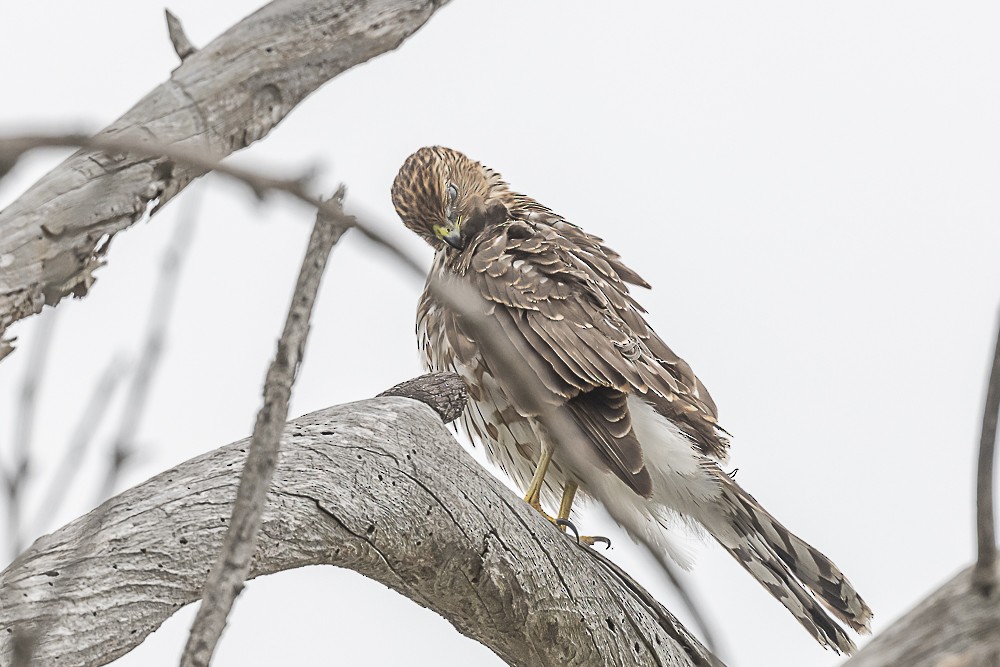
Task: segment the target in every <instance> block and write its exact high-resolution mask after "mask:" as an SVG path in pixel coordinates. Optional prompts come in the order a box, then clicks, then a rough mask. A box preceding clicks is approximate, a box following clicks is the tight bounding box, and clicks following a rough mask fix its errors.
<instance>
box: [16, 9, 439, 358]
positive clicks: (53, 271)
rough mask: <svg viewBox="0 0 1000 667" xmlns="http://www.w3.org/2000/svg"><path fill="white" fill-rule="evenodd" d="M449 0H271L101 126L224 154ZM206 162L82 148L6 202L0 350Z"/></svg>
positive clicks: (87, 281)
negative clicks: (9, 334)
mask: <svg viewBox="0 0 1000 667" xmlns="http://www.w3.org/2000/svg"><path fill="white" fill-rule="evenodd" d="M446 1H447V0H365V1H360V2H354V1H351V2H348V1H346V0H275V1H274V2H272V3H270V4H268V5H267V6H265V7H263V8H262V9H260V10H259V11H257V12H255V13H254V14H252V15H251V16H249V17H247V18H246V19H244V20H243V21H241V22H240V23H238V24H236V25H235V26H233V27H232V28H230V29H229V30H228V31H226V32H225V33H224V34H222V35H221V36H220V37H218V38H217V39H215V40H214V41H212V42H211V43H210V44H208V45H207V46H205V47H204V48H202V49H200V50H198V51H196V52H194V53H192V54H190V55H189V56H188V57H187V58H186V59H185V60H184V62H183V63H182V64H181V65H180V66H179V67H178V68H177V69H176V70H174V72H173V73H172V74H171V76H170V78H169V79H168V80H167V81H166V82H165V83H163V84H161V85H159V86H158V87H156V88H155V89H153V90H152V91H151V92H150V93H149V94H148V95H146V96H145V97H144V98H143V99H142V100H140V101H139V102H138V103H137V104H136V105H135V106H134V107H133V108H132V109H131V110H129V111H128V112H126V113H125V115H123V116H122V117H121V118H119V119H118V120H117V121H115V122H114V123H113V124H112V125H111V126H110V127H108V128H106V129H105V130H104V131H102V132H101V133H100V134H99V135H98V136H99V137H129V138H133V139H135V140H144V141H149V142H152V143H156V144H179V145H181V146H183V147H186V148H189V149H191V150H198V151H200V152H203V153H206V154H209V155H212V156H215V157H217V158H221V157H223V156H226V155H229V154H230V153H232V152H234V151H236V150H239V149H241V148H243V147H245V146H248V145H249V144H251V143H253V142H254V141H256V140H258V139H260V138H262V137H264V136H265V135H266V134H267V133H268V132H270V130H271V129H272V128H273V127H274V126H275V125H277V123H278V122H279V121H281V120H282V119H283V118H284V117H285V116H286V115H287V114H288V113H289V112H290V111H291V110H292V108H294V107H295V106H296V105H297V104H298V103H299V102H301V101H302V100H303V99H304V98H305V97H306V96H307V95H309V94H310V93H311V92H313V91H314V90H316V89H317V88H318V87H319V86H320V85H322V84H323V83H325V82H326V81H328V80H330V79H331V78H333V77H335V76H336V75H338V74H340V73H341V72H343V71H344V70H346V69H349V68H350V67H353V66H354V65H357V64H359V63H363V62H365V61H366V60H369V59H370V58H372V57H374V56H376V55H378V54H380V53H384V52H386V51H390V50H392V49H394V48H396V47H397V46H399V44H400V43H401V42H402V41H403V40H404V39H406V38H407V37H408V36H409V35H411V34H412V33H413V32H414V31H415V30H417V29H418V28H419V27H420V26H421V25H423V24H424V22H426V21H427V19H428V18H429V17H430V15H431V14H432V13H433V12H434V11H435V10H436V9H437V8H438V7H439V6H441V5H443V4H444V3H445V2H446ZM202 173H203V172H202V171H200V170H198V169H194V168H191V167H189V166H185V165H183V164H178V163H173V162H169V161H166V160H161V159H155V158H154V159H150V158H148V157H142V156H136V155H132V156H130V155H114V156H110V157H109V156H106V155H104V154H103V153H100V152H95V151H79V152H77V153H75V154H74V155H73V156H71V157H70V158H68V159H67V160H66V161H64V162H63V163H62V164H61V165H59V166H58V167H56V168H55V169H54V170H53V171H52V172H50V173H49V174H48V175H46V176H45V177H44V178H42V179H41V180H39V181H38V182H37V183H36V184H35V185H34V186H32V187H31V188H30V189H29V190H28V191H27V192H25V193H24V194H23V195H22V196H21V197H20V198H18V199H17V200H16V201H15V202H14V203H12V204H11V205H10V206H8V207H7V208H6V209H4V210H3V211H0V358H2V357H3V356H4V354H5V353H6V352H7V351H9V345H8V342H7V341H5V340H4V338H3V334H4V331H5V330H6V329H7V327H8V326H9V325H10V324H11V323H13V322H16V321H17V320H20V319H22V318H24V317H27V316H28V315H31V314H33V313H37V312H38V311H40V310H41V308H42V305H43V304H46V303H47V304H50V305H55V304H56V303H58V302H59V300H60V299H62V298H63V297H64V296H67V295H69V294H73V295H75V296H82V295H83V294H85V293H86V292H87V290H88V288H89V287H90V285H91V284H92V283H93V280H94V278H93V275H92V274H93V270H94V269H95V268H97V267H98V266H99V265H100V264H101V262H102V261H103V255H104V253H105V252H106V250H107V244H106V242H105V241H107V240H108V239H110V238H111V237H112V236H113V235H114V234H116V233H118V232H119V231H121V230H123V229H125V228H127V227H129V226H130V225H132V224H133V223H134V222H136V221H137V220H139V219H140V218H141V217H142V215H143V214H144V212H145V211H146V209H147V207H148V206H149V205H150V204H151V203H153V202H158V203H157V206H162V205H163V204H164V203H165V202H167V201H168V200H169V199H170V198H172V197H173V196H174V195H176V194H177V193H178V192H180V191H181V190H182V189H183V188H184V187H185V186H186V185H187V184H188V183H189V182H190V181H191V180H192V179H194V178H196V177H197V176H200V175H201V174H202ZM102 240H103V241H102Z"/></svg>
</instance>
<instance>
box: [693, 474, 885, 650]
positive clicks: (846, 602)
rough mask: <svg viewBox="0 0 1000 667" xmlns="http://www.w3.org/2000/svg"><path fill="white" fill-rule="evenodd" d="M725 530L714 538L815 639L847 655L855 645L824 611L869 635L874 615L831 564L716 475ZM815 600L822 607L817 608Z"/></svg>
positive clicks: (707, 526)
mask: <svg viewBox="0 0 1000 667" xmlns="http://www.w3.org/2000/svg"><path fill="white" fill-rule="evenodd" d="M719 477H720V479H721V484H722V498H721V502H722V503H723V506H724V508H725V510H726V513H727V514H728V515H729V516H728V519H729V520H730V524H729V526H728V527H720V528H721V529H720V530H715V529H713V528H714V527H713V526H712V525H711V523H713V522H710V523H709V524H706V528H708V529H709V531H710V532H711V533H712V535H713V537H715V539H716V540H718V541H719V543H720V544H721V545H722V546H723V547H724V548H725V549H726V550H727V551H729V553H731V554H732V555H733V557H734V558H736V560H737V561H738V562H739V563H740V565H742V566H743V567H744V568H745V569H746V570H747V572H749V573H750V574H751V575H753V577H754V578H755V579H757V581H759V582H760V583H761V585H763V586H764V587H765V588H766V589H767V590H768V591H770V593H771V595H773V596H774V597H775V598H777V599H778V601H779V602H781V604H783V605H784V606H785V608H786V609H788V611H790V612H792V615H793V616H795V617H796V618H797V619H798V621H799V623H801V624H802V625H803V627H805V629H806V630H808V631H809V633H810V634H812V635H813V637H815V638H816V640H817V641H818V642H819V643H820V644H823V645H824V646H827V647H830V648H832V649H833V650H834V651H836V652H838V653H847V654H850V653H851V652H853V651H854V648H855V646H854V642H852V641H851V639H850V638H849V637H848V636H847V634H846V633H845V632H844V629H843V628H842V627H841V626H840V625H838V624H837V623H836V622H835V621H834V620H833V619H832V618H830V616H829V615H828V614H827V613H826V611H825V610H824V607H825V608H826V609H827V610H829V611H830V612H831V613H833V615H834V616H836V617H837V618H838V619H840V620H841V621H843V622H844V624H846V625H847V626H849V627H851V628H852V629H854V630H855V631H856V632H859V633H865V634H867V633H868V632H870V631H871V628H870V624H871V618H872V611H871V609H870V608H869V607H868V605H867V604H866V603H865V601H864V600H862V599H861V596H860V595H858V592H857V591H856V590H855V589H854V586H852V585H851V582H849V581H848V580H847V577H845V576H844V574H843V573H842V572H841V571H840V570H839V569H838V568H837V566H836V565H834V564H833V562H832V561H831V560H830V559H829V558H827V557H826V556H824V555H823V554H821V553H820V552H819V551H817V550H816V549H815V548H813V547H812V546H810V545H809V544H807V543H806V542H804V541H803V540H801V539H800V538H798V537H796V536H795V535H794V534H792V533H791V531H789V530H788V529H787V528H785V527H784V526H782V525H781V523H779V522H778V520H777V519H775V518H774V517H773V516H771V515H770V514H769V513H768V512H767V511H766V510H765V509H764V508H763V507H761V506H760V505H759V504H758V503H757V501H756V500H754V498H753V496H751V495H750V494H749V493H747V492H746V491H744V490H743V489H742V488H741V487H740V486H739V485H738V484H737V483H736V482H734V481H733V480H732V479H730V478H729V477H728V476H727V475H725V474H723V473H721V471H720V472H719ZM817 601H818V602H819V603H821V604H822V606H821V605H820V604H817Z"/></svg>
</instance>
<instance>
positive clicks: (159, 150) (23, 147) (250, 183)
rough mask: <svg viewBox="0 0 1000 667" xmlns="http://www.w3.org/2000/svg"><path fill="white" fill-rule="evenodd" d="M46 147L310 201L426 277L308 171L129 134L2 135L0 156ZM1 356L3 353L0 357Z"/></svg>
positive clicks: (260, 196)
mask: <svg viewBox="0 0 1000 667" xmlns="http://www.w3.org/2000/svg"><path fill="white" fill-rule="evenodd" d="M45 147H49V148H52V147H60V148H88V149H92V150H98V151H101V152H102V153H104V154H106V155H107V154H119V153H128V154H131V155H135V156H145V157H147V158H149V159H150V160H157V161H159V165H160V167H161V168H162V169H163V170H164V171H165V172H167V173H172V172H173V170H174V166H175V165H176V164H180V165H184V166H186V167H189V168H192V169H200V170H202V171H203V172H209V171H211V172H215V173H217V174H221V175H222V176H226V177H228V178H231V179H233V180H235V181H237V182H239V183H242V184H243V185H246V186H247V187H248V188H250V190H251V191H252V192H253V194H254V195H255V196H256V197H257V198H258V199H263V198H264V197H265V196H267V195H268V194H270V193H272V192H284V193H286V194H288V195H291V196H292V197H294V198H295V199H298V200H299V201H302V202H305V203H306V204H309V205H310V206H312V207H314V208H315V209H316V210H317V211H321V212H322V213H323V214H324V215H328V216H333V217H338V216H339V217H340V218H341V219H342V221H344V222H345V223H346V222H347V220H350V221H351V224H352V225H353V226H354V227H355V228H356V229H357V230H358V232H360V233H361V234H363V235H364V236H365V238H367V239H368V240H369V241H372V242H373V243H375V244H376V245H378V246H380V247H381V248H383V249H384V250H387V251H388V252H389V254H390V255H392V256H393V257H395V258H396V259H398V260H400V261H401V262H402V264H403V266H405V267H407V268H408V269H410V271H412V272H414V274H415V275H416V276H417V277H419V278H420V279H421V280H422V279H423V277H424V270H423V268H421V266H420V265H419V264H418V263H417V262H416V261H415V260H414V259H413V258H412V257H410V256H409V255H407V254H406V253H405V252H404V251H403V250H402V249H401V248H400V247H399V246H398V245H396V244H395V243H393V242H392V241H390V240H389V239H388V238H387V237H385V236H384V235H382V234H381V233H380V232H378V231H376V230H375V229H374V228H372V227H371V226H369V225H367V224H365V223H364V222H361V221H359V220H357V219H355V218H348V217H347V216H345V215H344V213H343V212H342V211H341V210H340V207H339V206H337V205H334V204H332V203H331V202H330V201H328V200H327V201H324V200H322V199H320V198H319V197H317V196H316V195H314V194H312V193H310V192H309V190H308V187H307V186H308V182H309V180H310V178H311V176H310V175H309V174H306V175H304V176H302V177H299V178H281V177H277V176H272V175H269V174H265V173H261V172H259V171H255V170H253V169H245V168H243V167H237V166H234V165H231V164H226V163H224V162H220V161H219V160H216V159H215V158H213V157H212V156H210V155H207V154H205V153H203V152H199V151H191V150H188V149H185V148H181V147H177V146H168V145H164V144H156V143H152V142H149V141H141V140H140V141H135V140H132V139H128V138H125V139H121V138H108V137H101V136H97V137H88V136H87V135H85V134H52V135H31V136H23V137H14V138H9V139H0V160H4V159H16V158H18V157H20V156H21V155H23V154H24V153H26V152H28V151H31V150H35V149H37V148H45ZM162 203H163V202H162V200H161V202H160V203H159V204H157V205H156V206H155V207H154V208H153V211H152V212H153V213H155V212H156V211H157V210H158V209H159V208H160V206H162ZM106 251H107V244H104V245H102V246H101V247H100V252H99V254H100V255H103V254H104V252H106ZM2 358H3V357H2V356H0V359H2Z"/></svg>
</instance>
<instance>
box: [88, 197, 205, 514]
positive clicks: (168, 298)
mask: <svg viewBox="0 0 1000 667" xmlns="http://www.w3.org/2000/svg"><path fill="white" fill-rule="evenodd" d="M201 196H202V191H201V190H200V189H198V188H195V189H194V190H191V191H189V192H188V198H187V199H185V200H183V201H182V202H181V203H182V204H183V205H184V208H182V209H181V210H180V211H179V212H178V215H177V222H176V223H175V225H174V229H173V234H172V235H171V238H170V243H169V244H168V245H167V248H166V250H164V251H163V258H162V259H161V260H160V272H159V275H158V276H157V280H156V288H155V290H154V292H153V295H152V298H150V300H149V306H150V309H149V319H148V321H147V323H146V333H145V335H144V336H143V343H142V349H141V350H140V352H139V355H138V362H137V363H136V366H135V369H134V370H133V372H132V378H131V382H130V383H129V388H128V393H127V394H126V397H125V407H124V408H123V409H122V414H121V422H120V423H119V425H118V431H117V433H116V434H115V437H114V440H113V441H112V443H111V456H110V460H109V462H108V469H107V472H106V473H105V475H104V481H103V482H101V484H100V487H99V488H98V489H97V503H100V502H103V501H104V500H105V499H107V498H108V496H110V495H111V494H112V493H113V492H114V490H115V484H116V483H117V481H118V478H119V477H120V476H121V473H122V471H123V470H124V468H125V466H126V465H128V463H129V462H130V461H131V459H132V458H133V456H134V455H135V440H136V436H137V435H138V433H139V427H140V426H141V425H142V418H143V416H144V415H145V413H146V404H147V402H148V400H149V391H150V388H151V387H152V386H153V380H154V379H155V378H156V372H157V370H158V369H159V366H160V358H161V357H162V355H163V347H164V345H165V344H166V338H167V329H168V328H169V326H170V320H171V318H172V317H173V312H174V303H175V302H176V300H177V288H178V286H179V285H180V280H181V269H182V268H183V265H184V259H185V257H186V256H187V252H188V249H189V248H190V246H191V239H192V238H193V237H194V231H195V227H196V225H197V221H198V209H199V208H200V206H201Z"/></svg>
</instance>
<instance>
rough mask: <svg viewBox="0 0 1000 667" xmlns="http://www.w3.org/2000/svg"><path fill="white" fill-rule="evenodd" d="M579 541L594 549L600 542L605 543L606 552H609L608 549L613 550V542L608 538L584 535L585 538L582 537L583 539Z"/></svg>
mask: <svg viewBox="0 0 1000 667" xmlns="http://www.w3.org/2000/svg"><path fill="white" fill-rule="evenodd" d="M579 541H580V542H583V543H584V544H586V545H587V546H588V547H592V546H594V545H596V544H597V543H598V542H603V543H604V550H605V551H607V550H608V549H610V548H611V540H609V539H608V538H606V537H602V536H600V535H594V536H590V535H584V536H582V537H580V538H579Z"/></svg>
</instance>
